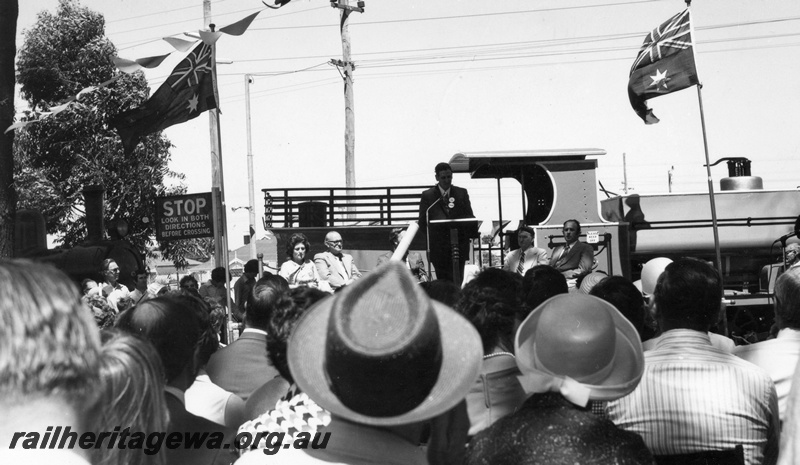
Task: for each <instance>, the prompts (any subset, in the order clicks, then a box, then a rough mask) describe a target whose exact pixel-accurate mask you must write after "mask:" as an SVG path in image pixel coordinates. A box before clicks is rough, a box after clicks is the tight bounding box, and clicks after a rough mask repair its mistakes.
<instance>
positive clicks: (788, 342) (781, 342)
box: [733, 267, 800, 421]
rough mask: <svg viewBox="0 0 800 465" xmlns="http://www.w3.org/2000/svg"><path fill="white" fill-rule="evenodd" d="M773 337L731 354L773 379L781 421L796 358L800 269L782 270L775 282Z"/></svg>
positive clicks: (799, 336)
mask: <svg viewBox="0 0 800 465" xmlns="http://www.w3.org/2000/svg"><path fill="white" fill-rule="evenodd" d="M775 324H776V325H777V326H778V328H779V331H778V336H777V337H776V338H775V339H768V340H766V341H762V342H757V343H755V344H749V345H743V346H737V347H736V348H735V349H734V352H733V353H734V354H735V355H738V356H739V357H740V358H743V359H744V360H747V361H748V362H750V363H752V364H754V365H756V366H759V367H761V368H762V369H763V370H764V371H766V372H767V374H768V375H769V376H770V378H772V381H774V382H775V389H776V391H777V393H778V407H779V409H780V416H781V420H783V421H786V420H787V418H786V412H787V411H788V405H787V400H788V398H789V391H790V390H791V387H792V377H793V375H794V372H795V368H796V367H797V362H798V360H800V268H797V267H793V268H790V269H789V270H787V271H786V273H783V274H782V275H781V276H780V277H779V278H778V281H777V282H776V284H775Z"/></svg>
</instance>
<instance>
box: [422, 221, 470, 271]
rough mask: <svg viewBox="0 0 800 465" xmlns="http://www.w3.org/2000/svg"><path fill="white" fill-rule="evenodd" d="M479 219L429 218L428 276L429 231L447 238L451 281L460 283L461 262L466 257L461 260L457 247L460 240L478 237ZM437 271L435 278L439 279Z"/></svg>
mask: <svg viewBox="0 0 800 465" xmlns="http://www.w3.org/2000/svg"><path fill="white" fill-rule="evenodd" d="M480 225H481V221H478V220H476V219H475V218H459V219H445V220H430V221H429V222H428V258H429V262H428V268H429V269H428V275H429V276H430V275H431V274H430V257H431V240H430V238H431V232H438V233H439V234H437V235H440V236H445V237H447V238H448V248H449V252H450V261H451V264H452V267H453V268H452V270H453V275H452V276H453V282H454V283H455V284H457V285H459V286H460V285H461V282H462V281H463V276H462V274H463V270H462V268H461V263H462V262H463V261H466V257H465V258H464V260H463V261H462V259H461V250H460V247H459V243H460V241H461V240H462V239H463V240H468V239H471V238H474V237H479V235H478V228H480ZM438 274H439V272H438V270H437V276H436V278H437V279H439V276H438Z"/></svg>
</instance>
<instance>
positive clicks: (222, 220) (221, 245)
mask: <svg viewBox="0 0 800 465" xmlns="http://www.w3.org/2000/svg"><path fill="white" fill-rule="evenodd" d="M208 4H209V3H208V2H207V1H204V3H203V6H204V9H203V13H204V16H205V19H206V21H210V19H211V11H210V7H208V9H206V5H208ZM208 28H209V30H210V31H211V32H214V24H211V23H210V22H209V23H208ZM211 85H212V87H213V89H214V99H215V100H216V101H217V102H219V89H218V88H217V44H216V42H214V43H212V44H211ZM219 115H220V112H219V103H218V104H217V105H216V106H215V108H214V109H213V110H211V111H210V112H209V113H208V122H209V129H210V135H211V141H210V142H211V165H212V166H211V169H212V174H211V191H212V198H213V200H214V201H213V207H216V211H214V208H212V212H213V213H215V215H216V216H215V218H214V225H215V228H214V261H215V264H216V266H217V267H220V266H223V267H225V308H226V310H225V311H226V316H227V318H226V321H231V315H232V312H233V307H232V306H231V281H230V279H229V278H230V272H231V271H230V260H229V259H228V232H227V231H228V221H227V214H226V212H225V176H224V175H223V168H222V131H221V129H220V124H219ZM220 261H221V262H222V264H220ZM227 327H228V326H227V324H226V325H225V329H226V331H225V333H226V335H227ZM226 343H230V341H226Z"/></svg>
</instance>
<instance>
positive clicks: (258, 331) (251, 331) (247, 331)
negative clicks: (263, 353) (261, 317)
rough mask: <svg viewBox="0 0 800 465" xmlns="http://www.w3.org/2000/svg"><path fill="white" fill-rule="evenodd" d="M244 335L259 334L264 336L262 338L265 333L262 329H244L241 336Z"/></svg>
mask: <svg viewBox="0 0 800 465" xmlns="http://www.w3.org/2000/svg"><path fill="white" fill-rule="evenodd" d="M244 333H255V334H261V335H264V336H266V335H267V332H266V331H264V330H262V329H256V328H245V329H244V331H242V334H244Z"/></svg>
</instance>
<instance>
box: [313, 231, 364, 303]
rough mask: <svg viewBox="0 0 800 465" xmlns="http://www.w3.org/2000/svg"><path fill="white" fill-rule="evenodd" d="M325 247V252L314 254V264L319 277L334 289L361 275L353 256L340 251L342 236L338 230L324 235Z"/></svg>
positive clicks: (351, 281) (349, 282)
mask: <svg viewBox="0 0 800 465" xmlns="http://www.w3.org/2000/svg"><path fill="white" fill-rule="evenodd" d="M325 247H327V248H328V250H327V251H326V252H322V253H318V254H316V255H314V264H315V265H317V271H318V272H319V277H320V279H321V280H323V281H327V282H328V284H330V285H331V288H332V289H333V290H334V291H336V290H337V289H339V288H342V287H344V286H347V285H348V284H351V283H353V282H354V281H355V280H357V279H359V278H360V277H361V272H360V271H358V267H356V264H355V263H353V256H352V255H349V254H346V253H342V236H340V235H339V233H338V232H336V231H331V232H329V233H328V234H326V235H325Z"/></svg>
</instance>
